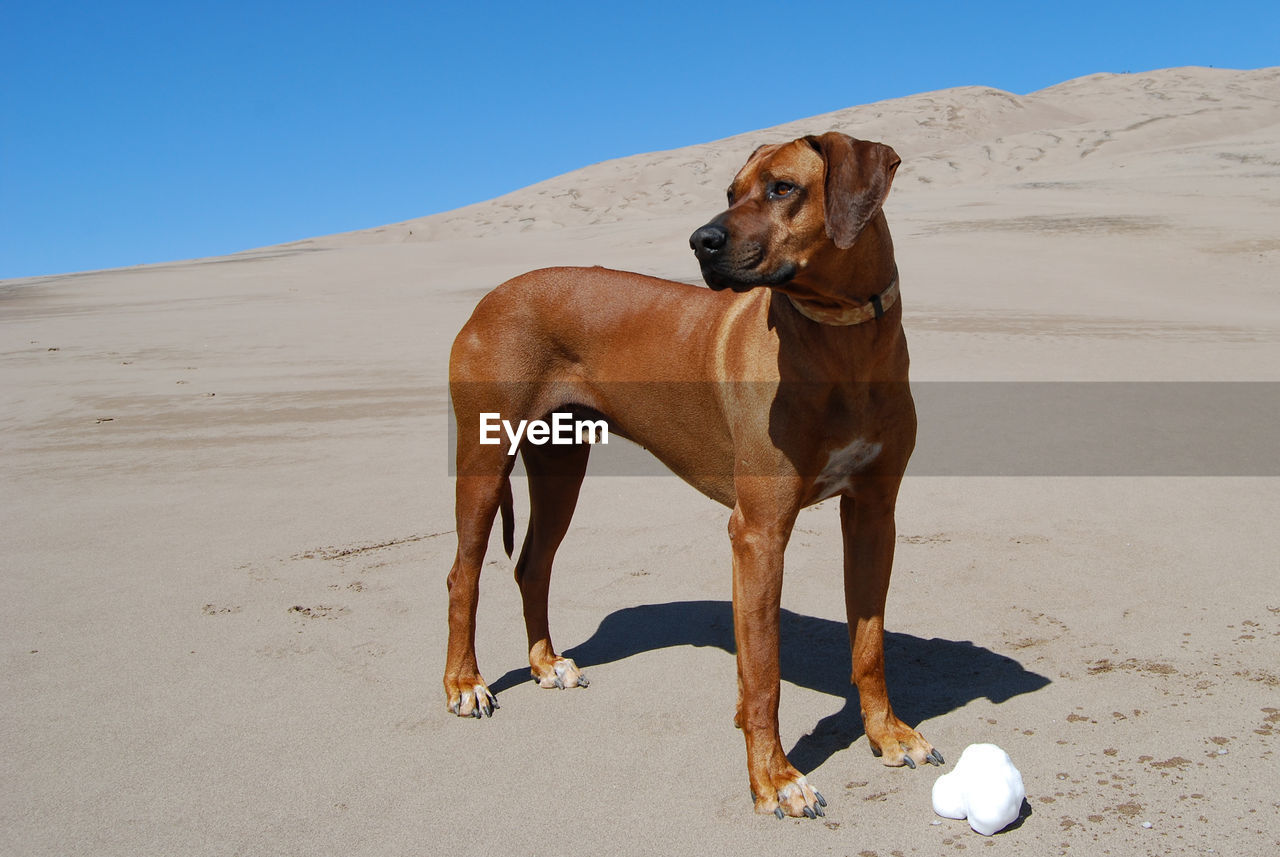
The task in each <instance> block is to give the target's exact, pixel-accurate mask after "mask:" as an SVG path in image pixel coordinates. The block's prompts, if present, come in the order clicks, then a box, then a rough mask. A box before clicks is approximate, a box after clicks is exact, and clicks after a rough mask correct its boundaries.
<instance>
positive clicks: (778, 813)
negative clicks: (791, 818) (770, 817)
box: [773, 806, 787, 821]
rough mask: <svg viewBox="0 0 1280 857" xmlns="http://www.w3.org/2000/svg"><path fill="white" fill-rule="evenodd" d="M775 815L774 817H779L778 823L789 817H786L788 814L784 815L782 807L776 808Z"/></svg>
mask: <svg viewBox="0 0 1280 857" xmlns="http://www.w3.org/2000/svg"><path fill="white" fill-rule="evenodd" d="M773 814H774V815H776V816H777V817H778V821H782V819H784V818H786V817H787V816H786V813H784V812H783V811H782V807H780V806H778V807H774V809H773Z"/></svg>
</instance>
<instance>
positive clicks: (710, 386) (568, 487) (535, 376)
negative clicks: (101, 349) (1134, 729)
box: [444, 132, 943, 818]
mask: <svg viewBox="0 0 1280 857" xmlns="http://www.w3.org/2000/svg"><path fill="white" fill-rule="evenodd" d="M899 163H900V159H899V158H898V156H897V154H896V153H895V152H894V151H893V149H892V148H890V147H889V146H887V145H884V144H882V143H874V142H868V141H865V140H856V139H853V138H851V137H848V136H846V135H844V134H840V133H836V132H829V133H826V134H822V135H820V136H807V137H803V138H801V139H798V140H793V141H791V142H788V143H782V144H775V145H766V146H762V147H760V148H759V149H757V150H756V151H755V152H754V153H752V155H751V156H750V158H749V159H748V160H747V163H746V165H745V166H743V167H742V169H741V170H740V171H739V172H738V174H737V176H736V177H735V178H734V179H733V182H732V184H731V185H730V187H729V191H728V208H727V209H726V210H725V211H723V212H722V213H721V214H719V215H718V216H717V217H715V218H714V219H713V220H711V221H710V222H709V223H707V224H706V225H705V226H702V227H701V228H699V229H697V230H696V231H695V232H694V233H693V235H692V237H691V238H690V246H691V248H692V249H693V252H694V254H695V256H696V257H697V260H698V263H699V265H700V267H701V271H702V276H703V279H704V281H705V282H706V284H707V286H709V287H710V288H702V287H701V286H693V285H688V284H683V283H677V282H671V281H666V280H659V279H655V278H652V277H646V276H642V275H639V274H633V273H626V272H621V271H612V270H605V269H602V268H550V269H544V270H538V271H533V272H531V273H527V274H524V275H521V276H519V277H516V278H514V279H512V280H509V281H508V282H506V283H504V284H502V285H501V286H499V287H498V288H496V289H495V290H494V291H492V292H490V293H489V294H488V295H486V296H485V297H484V298H482V299H481V301H480V302H479V304H478V305H477V306H476V309H475V311H474V313H473V314H472V316H471V318H470V320H469V321H467V323H466V324H465V326H464V327H463V328H462V331H461V332H460V333H459V334H458V337H457V339H456V340H455V342H454V345H453V350H452V353H451V355H450V362H449V379H450V396H451V399H452V402H453V408H454V414H455V417H456V422H457V480H456V490H457V498H456V500H457V535H458V551H457V555H456V558H455V560H454V563H453V567H452V569H451V570H450V572H449V576H448V588H449V643H448V653H447V657H446V664H445V673H444V688H445V694H446V697H447V704H448V708H449V710H450V711H452V712H453V713H455V714H457V715H459V716H463V717H480V716H481V715H486V716H489V715H492V713H493V710H494V709H496V708H497V707H498V705H497V701H496V699H495V698H494V696H493V694H492V693H491V692H490V691H489V689H488V687H487V686H486V684H485V682H484V679H483V678H482V677H481V675H480V671H479V668H478V666H477V664H476V654H475V620H476V602H477V597H478V586H479V578H480V569H481V564H482V562H483V560H484V555H485V549H486V547H487V545H488V541H489V534H490V531H491V529H492V527H493V524H494V520H495V517H496V516H497V515H498V514H499V512H500V513H501V515H502V521H503V522H502V527H503V543H504V546H505V547H506V550H507V553H508V555H510V554H511V551H512V547H513V535H514V534H513V525H512V514H511V508H512V497H511V487H510V482H509V474H510V472H511V468H512V465H513V463H514V457H513V455H511V454H509V452H511V451H514V450H508V449H507V448H506V447H504V446H503V445H502V444H495V443H493V442H492V440H490V441H489V442H487V443H481V442H480V440H479V438H480V437H481V419H482V417H481V415H482V414H484V415H487V417H488V418H492V417H493V415H494V414H500V415H501V416H502V417H503V418H505V419H509V420H512V421H513V422H514V421H516V420H521V419H525V420H535V419H539V418H543V417H545V416H547V415H549V414H551V413H553V412H557V411H560V412H569V413H572V414H575V415H579V416H582V415H586V416H590V417H600V418H603V419H604V420H607V424H608V427H609V429H610V430H611V431H613V432H614V433H615V434H617V435H620V436H623V437H626V438H629V439H631V440H633V441H635V442H636V443H638V444H640V445H641V446H643V447H645V448H646V449H648V450H649V451H650V452H652V453H653V454H654V455H656V456H657V458H658V459H659V460H661V461H662V462H663V463H664V464H666V465H667V466H668V467H669V468H671V470H673V471H674V472H675V473H676V474H678V475H680V476H681V477H683V478H684V479H685V480H686V481H688V482H689V483H691V484H692V485H693V486H694V487H695V488H697V489H698V490H700V491H701V492H702V493H704V494H706V495H707V496H708V497H710V498H712V499H713V500H716V501H718V502H720V503H722V504H724V505H725V506H726V507H728V508H729V509H731V510H732V512H731V514H730V515H729V540H730V545H731V548H732V555H733V624H734V636H735V640H736V643H737V665H738V702H737V710H736V714H735V717H734V723H735V725H736V726H738V727H739V728H741V729H742V731H743V734H744V736H745V738H746V746H747V773H748V778H749V781H750V786H751V795H752V800H753V801H754V805H755V809H756V811H757V812H761V813H773V814H775V815H777V817H778V818H783V817H785V816H793V817H801V816H804V817H808V818H815V817H817V816H820V815H824V812H823V807H825V806H826V800H825V799H824V798H823V796H822V795H821V794H820V793H819V792H817V791H816V790H815V789H814V788H813V786H811V785H810V784H809V783H808V782H807V781H806V779H805V777H804V776H803V775H802V774H801V773H800V771H798V770H796V768H795V767H793V766H792V765H791V763H790V762H789V761H788V760H787V757H786V754H785V753H784V752H783V749H782V745H781V742H780V740H779V736H778V699H779V678H780V673H779V649H778V646H779V642H778V640H779V616H780V612H779V611H780V603H781V594H782V565H783V551H784V549H785V548H786V545H787V541H788V538H789V537H790V534H791V530H792V527H793V526H794V524H795V521H796V516H797V515H798V513H799V512H800V510H801V509H802V508H805V507H806V506H810V505H813V504H815V503H818V502H820V501H822V500H825V499H828V498H831V497H836V496H838V497H839V498H840V524H841V530H842V534H843V542H844V592H845V604H846V607H847V612H848V620H849V638H850V644H851V647H852V655H853V671H852V673H853V674H852V676H851V680H852V682H853V683H854V684H855V685H856V686H857V688H858V694H859V700H860V703H861V708H862V718H863V724H864V726H865V730H866V735H867V740H868V743H869V744H870V746H871V749H872V752H873V753H874V754H875V755H877V756H880V757H881V759H882V761H883V763H884V764H886V765H890V766H900V765H906V766H908V767H911V768H914V767H916V765H917V764H919V763H930V764H935V765H940V764H943V758H942V755H941V754H940V753H939V752H938V751H937V750H935V749H934V748H933V747H932V746H931V745H930V744H929V743H928V742H927V741H926V740H925V739H924V737H923V736H921V734H920V733H919V732H917V731H916V730H915V729H913V728H911V727H910V726H908V725H907V724H906V723H904V722H902V721H901V720H900V719H898V717H897V716H895V715H894V713H893V708H892V706H891V705H890V704H889V698H888V695H887V692H886V689H885V678H884V633H883V632H884V606H885V597H886V593H887V590H888V586H889V575H890V569H891V566H892V563H893V551H894V542H895V539H896V530H895V523H894V507H895V504H896V501H897V495H898V488H899V484H900V482H901V480H902V475H903V472H904V471H905V469H906V466H907V460H908V458H909V457H910V455H911V452H912V449H913V448H914V446H915V435H916V414H915V406H914V404H913V401H912V398H911V392H910V388H909V385H908V379H907V374H908V355H907V343H906V338H905V336H904V334H903V330H902V307H901V303H900V302H899V301H898V272H897V265H896V264H895V261H894V252H893V242H892V240H891V238H890V236H889V228H888V225H887V223H886V221H885V217H884V213H883V210H882V208H883V204H884V200H885V197H886V196H887V195H888V193H889V188H890V186H891V184H892V182H893V176H894V173H895V171H896V170H897V168H898V165H899ZM519 451H520V453H521V455H522V457H523V460H524V464H525V468H526V472H527V474H528V483H529V495H530V520H529V528H528V532H527V534H526V536H525V540H524V545H523V548H522V549H521V551H520V555H519V558H518V560H517V562H516V571H515V574H516V579H517V581H518V583H519V586H520V592H521V596H522V600H523V606H524V618H525V625H526V630H527V632H528V638H529V664H530V666H531V668H532V673H533V677H534V679H535V680H536V681H537V682H538V684H539V685H541V686H542V687H559V688H571V687H584V686H586V684H587V681H586V677H585V676H584V675H583V673H582V671H581V670H580V669H579V667H578V665H577V664H575V663H574V662H573V660H572V659H569V658H565V657H562V656H560V655H558V654H557V653H556V650H555V647H554V646H553V645H552V642H551V635H550V632H549V630H548V624H547V594H548V586H549V581H550V575H551V565H552V560H553V558H554V556H555V552H556V549H557V548H558V547H559V545H560V542H561V540H562V539H563V537H564V535H565V532H566V530H567V529H568V526H569V520H570V518H571V517H572V515H573V511H574V506H575V504H576V502H577V498H578V492H579V488H580V486H581V483H582V479H583V475H584V473H585V470H586V466H587V458H588V455H589V454H590V446H589V445H587V444H572V445H568V446H567V447H566V446H552V445H548V444H541V445H539V444H535V443H530V442H528V440H527V438H526V439H525V442H523V443H521V444H520V446H519Z"/></svg>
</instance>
